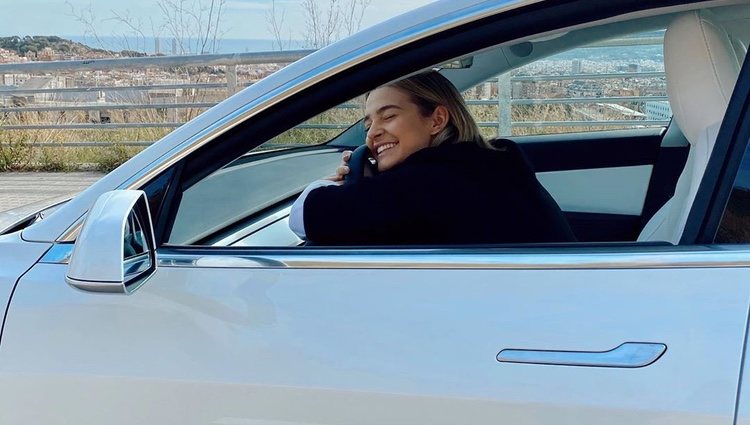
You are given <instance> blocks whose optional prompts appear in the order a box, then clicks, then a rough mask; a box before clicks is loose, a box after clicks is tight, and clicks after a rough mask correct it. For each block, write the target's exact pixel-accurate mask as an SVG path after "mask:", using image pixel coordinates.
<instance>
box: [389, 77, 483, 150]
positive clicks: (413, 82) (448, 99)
mask: <svg viewBox="0 0 750 425" xmlns="http://www.w3.org/2000/svg"><path fill="white" fill-rule="evenodd" d="M384 87H393V88H397V89H399V90H402V91H403V92H405V93H407V94H408V95H409V97H410V98H411V100H412V102H414V104H416V105H417V107H418V108H419V111H420V113H421V114H422V115H423V116H425V117H427V116H430V115H431V114H432V113H433V112H434V111H435V108H437V107H438V106H439V105H443V106H444V107H445V108H446V109H447V110H448V114H449V116H450V118H449V120H448V124H447V125H446V126H445V128H444V129H443V130H441V131H440V133H438V134H436V135H435V137H434V138H433V139H432V141H431V143H430V146H438V145H440V144H442V143H444V142H449V143H459V142H474V143H476V144H478V145H479V146H481V147H485V148H491V146H490V145H489V144H488V143H487V141H485V140H484V137H482V134H481V133H480V132H479V126H478V125H477V123H476V121H474V118H473V117H472V116H471V114H470V113H469V110H468V109H467V108H466V103H464V99H463V97H461V93H459V92H458V90H457V89H456V87H455V86H454V85H453V83H451V82H450V81H449V80H448V79H447V78H445V77H444V76H443V75H441V74H440V73H439V72H437V71H429V72H424V73H421V74H416V75H412V76H411V77H407V78H404V79H403V80H398V81H394V82H392V83H388V84H385V85H384Z"/></svg>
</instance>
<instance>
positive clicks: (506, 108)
mask: <svg viewBox="0 0 750 425" xmlns="http://www.w3.org/2000/svg"><path fill="white" fill-rule="evenodd" d="M510 95H511V90H510V72H506V73H505V74H501V75H498V76H497V137H510V136H511V135H512V134H511V128H510V127H511V122H510V119H511V115H510Z"/></svg>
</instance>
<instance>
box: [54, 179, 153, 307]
mask: <svg viewBox="0 0 750 425" xmlns="http://www.w3.org/2000/svg"><path fill="white" fill-rule="evenodd" d="M155 246H156V243H155V241H154V231H153V226H152V223H151V213H150V211H149V209H148V201H147V199H146V194H145V193H144V192H143V191H141V190H114V191H111V192H107V193H104V194H102V195H101V196H100V197H99V199H97V200H96V202H95V203H94V206H93V207H92V208H91V210H90V211H89V212H88V215H87V216H86V220H85V221H84V223H83V227H82V228H81V233H80V235H79V236H78V239H77V240H76V244H75V248H74V249H73V254H72V255H71V257H70V264H69V265H68V273H67V274H66V276H65V280H66V281H67V282H68V284H70V285H71V286H73V287H76V288H78V289H82V290H84V291H91V292H110V293H121V294H130V293H132V292H133V291H135V290H136V289H138V287H140V286H141V285H142V284H143V283H144V282H145V281H146V280H147V279H148V278H149V277H150V276H151V275H152V274H153V273H154V271H156V251H155Z"/></svg>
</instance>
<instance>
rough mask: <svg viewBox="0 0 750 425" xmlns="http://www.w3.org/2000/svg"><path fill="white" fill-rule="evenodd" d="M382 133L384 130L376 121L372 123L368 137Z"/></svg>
mask: <svg viewBox="0 0 750 425" xmlns="http://www.w3.org/2000/svg"><path fill="white" fill-rule="evenodd" d="M382 133H383V130H382V129H381V128H380V126H379V125H376V124H375V123H372V124H371V125H370V128H369V129H367V138H368V139H374V138H376V137H377V136H379V135H380V134H382Z"/></svg>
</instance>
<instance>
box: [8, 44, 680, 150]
mask: <svg viewBox="0 0 750 425" xmlns="http://www.w3.org/2000/svg"><path fill="white" fill-rule="evenodd" d="M662 42H663V38H662V37H640V38H631V37H627V38H620V39H614V40H607V41H604V42H599V43H595V44H592V45H588V46H586V47H592V48H595V47H614V46H633V45H654V44H661V43H662ZM313 52H314V51H313V50H295V51H286V52H253V53H236V54H214V55H192V56H162V57H143V58H119V59H97V60H81V61H51V62H30V63H20V64H0V74H3V73H6V74H7V73H13V72H23V73H44V72H59V71H81V70H86V71H96V70H113V69H143V68H169V67H195V66H224V67H226V82H223V83H184V84H154V85H134V86H114V87H112V86H110V87H68V88H35V89H3V88H2V87H0V97H3V96H4V97H6V98H7V97H22V96H24V95H25V96H29V95H45V94H46V95H55V94H64V93H91V92H106V93H117V92H120V91H128V92H133V91H151V90H191V89H195V90H207V89H208V90H210V89H215V90H226V91H227V94H232V93H234V92H235V91H237V90H238V89H239V88H241V87H244V86H248V85H250V84H251V83H239V82H238V81H237V74H236V71H237V69H236V67H237V66H238V65H245V64H264V63H287V62H292V61H295V60H297V59H300V58H302V57H304V56H306V55H308V54H310V53H313ZM659 77H664V72H621V73H597V74H588V73H578V74H560V75H517V76H513V77H511V78H509V77H508V76H507V75H505V76H501V77H499V78H498V97H497V98H495V99H476V100H468V101H467V104H469V105H485V106H500V107H499V108H498V121H497V122H481V123H479V125H480V127H486V128H489V127H495V128H498V132H499V134H500V135H504V132H505V133H507V134H509V133H510V128H511V127H524V128H529V127H534V128H542V127H590V126H597V127H614V126H648V125H666V124H667V123H668V121H662V120H596V119H591V120H583V121H580V120H579V121H515V122H512V121H511V119H510V108H509V107H507V106H513V105H544V104H567V105H574V104H608V103H631V102H633V103H642V102H651V101H666V100H667V97H666V96H607V97H577V98H546V99H511V96H510V91H511V90H510V87H511V84H512V83H513V82H524V81H561V80H569V81H576V80H594V79H596V80H602V79H638V78H659ZM175 100H176V99H175ZM216 104H217V103H216V102H185V101H182V102H177V101H175V102H172V103H167V102H157V103H126V102H119V103H98V102H97V103H93V102H92V103H89V104H74V105H65V104H61V103H59V102H58V103H50V104H44V105H42V104H35V105H33V106H11V107H5V108H2V107H0V114H3V113H4V114H11V113H13V114H19V113H26V112H31V113H41V112H59V113H61V114H64V113H65V112H68V111H71V112H73V111H78V112H94V111H97V112H103V111H110V110H121V111H131V110H179V109H206V108H210V107H212V106H214V105H216ZM502 106H505V107H504V108H503V107H502ZM340 108H361V106H360V105H355V104H344V105H341V106H340ZM182 124H183V122H174V121H170V122H142V123H49V124H17V125H2V129H4V130H53V129H54V130H90V129H96V130H111V129H130V128H165V129H170V128H176V127H179V126H180V125H182ZM349 126H350V124H349V123H347V124H302V125H299V126H297V128H310V129H313V128H314V129H344V128H347V127H349ZM0 143H2V142H1V141H0ZM151 143H153V142H147V141H132V142H125V143H123V144H124V145H131V146H146V145H149V144H151ZM107 144H109V142H67V143H54V142H45V143H38V145H40V146H105V145H107Z"/></svg>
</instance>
